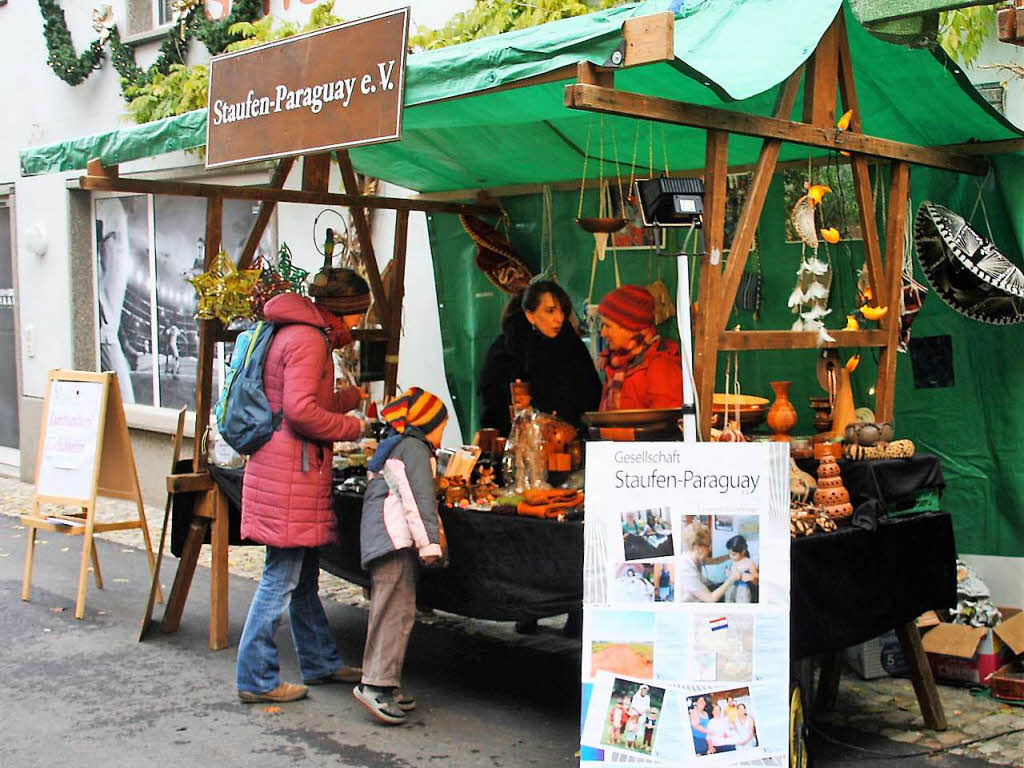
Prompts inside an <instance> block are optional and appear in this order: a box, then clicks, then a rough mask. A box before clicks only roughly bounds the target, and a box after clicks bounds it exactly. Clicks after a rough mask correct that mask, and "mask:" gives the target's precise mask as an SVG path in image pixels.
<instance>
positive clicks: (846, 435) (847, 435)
mask: <svg viewBox="0 0 1024 768" xmlns="http://www.w3.org/2000/svg"><path fill="white" fill-rule="evenodd" d="M859 426H860V424H859V423H858V422H856V421H855V422H853V423H852V424H847V425H846V429H845V430H844V431H843V440H845V441H846V442H847V443H849V444H850V445H854V444H855V443H856V442H857V428H858V427H859Z"/></svg>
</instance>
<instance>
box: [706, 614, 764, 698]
mask: <svg viewBox="0 0 1024 768" xmlns="http://www.w3.org/2000/svg"><path fill="white" fill-rule="evenodd" d="M755 621H756V617H755V616H754V615H753V614H750V613H735V612H728V613H726V612H723V613H712V614H704V615H694V616H693V622H692V624H691V630H692V633H693V635H692V648H693V662H694V663H693V671H694V674H693V677H694V679H696V680H732V681H739V680H750V679H752V678H753V676H754V623H755Z"/></svg>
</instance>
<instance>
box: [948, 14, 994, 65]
mask: <svg viewBox="0 0 1024 768" xmlns="http://www.w3.org/2000/svg"><path fill="white" fill-rule="evenodd" d="M1001 5H1003V3H994V4H992V5H979V6H974V7H971V8H961V9H959V10H956V11H943V12H942V13H940V14H939V35H938V39H939V45H941V46H942V48H943V50H944V51H945V52H946V53H948V54H949V56H950V58H952V59H953V60H954V61H956V60H958V59H959V60H960V62H961V63H962V64H963V65H964V66H965V67H969V66H971V65H972V64H973V63H974V61H975V60H976V59H977V58H978V53H979V52H980V51H981V46H982V45H984V43H985V41H986V40H987V39H988V38H989V37H991V35H992V33H993V32H995V28H996V9H997V8H999V7H1000V6H1001Z"/></svg>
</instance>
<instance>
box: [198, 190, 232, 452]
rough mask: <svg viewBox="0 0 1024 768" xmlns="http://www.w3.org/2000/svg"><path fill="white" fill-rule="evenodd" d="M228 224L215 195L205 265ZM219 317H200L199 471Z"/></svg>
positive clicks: (208, 217) (210, 208)
mask: <svg viewBox="0 0 1024 768" xmlns="http://www.w3.org/2000/svg"><path fill="white" fill-rule="evenodd" d="M223 224H224V199H223V198H221V197H211V198H210V199H209V200H208V201H207V203H206V263H205V265H204V268H205V269H209V268H210V266H211V265H212V264H213V261H214V259H216V258H217V254H218V253H220V244H221V228H222V227H223ZM219 326H220V321H218V320H200V321H199V360H198V362H197V370H196V401H195V402H196V405H195V408H196V424H195V432H194V434H195V445H196V449H195V455H194V456H193V457H192V469H193V471H194V472H199V471H200V470H201V469H204V468H205V467H206V464H207V456H206V451H204V450H202V445H203V442H204V440H203V438H204V436H205V434H206V428H207V427H208V426H209V425H210V402H211V397H212V395H213V391H212V390H213V357H214V345H215V344H216V343H217V341H216V334H217V328H218V327H219Z"/></svg>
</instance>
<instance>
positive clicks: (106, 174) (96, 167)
mask: <svg viewBox="0 0 1024 768" xmlns="http://www.w3.org/2000/svg"><path fill="white" fill-rule="evenodd" d="M85 169H86V171H87V172H88V173H89V175H90V176H102V177H103V178H106V179H116V178H117V177H118V170H117V166H116V165H103V161H102V160H100V159H99V158H98V157H94V158H93V159H92V160H89V161H88V162H87V163H86V164H85Z"/></svg>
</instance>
